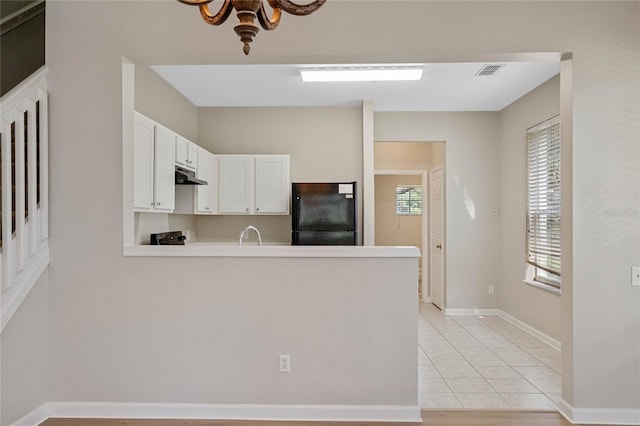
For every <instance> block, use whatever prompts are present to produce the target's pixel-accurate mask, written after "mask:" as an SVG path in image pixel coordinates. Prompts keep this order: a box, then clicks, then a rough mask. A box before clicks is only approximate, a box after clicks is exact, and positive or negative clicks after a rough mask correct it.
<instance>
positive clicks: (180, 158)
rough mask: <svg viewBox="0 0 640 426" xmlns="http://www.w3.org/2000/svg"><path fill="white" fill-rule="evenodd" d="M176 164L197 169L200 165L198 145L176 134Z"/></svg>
mask: <svg viewBox="0 0 640 426" xmlns="http://www.w3.org/2000/svg"><path fill="white" fill-rule="evenodd" d="M176 164H178V165H179V166H182V167H186V168H187V169H191V170H195V169H196V166H197V165H198V145H196V144H195V143H193V142H191V141H190V140H188V139H185V138H184V137H182V136H180V135H176Z"/></svg>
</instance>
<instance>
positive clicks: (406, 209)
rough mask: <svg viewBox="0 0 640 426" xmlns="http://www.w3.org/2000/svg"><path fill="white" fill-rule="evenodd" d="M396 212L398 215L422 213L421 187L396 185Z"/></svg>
mask: <svg viewBox="0 0 640 426" xmlns="http://www.w3.org/2000/svg"><path fill="white" fill-rule="evenodd" d="M396 214H397V215H398V216H407V215H421V214H422V187H421V186H419V185H399V186H397V187H396Z"/></svg>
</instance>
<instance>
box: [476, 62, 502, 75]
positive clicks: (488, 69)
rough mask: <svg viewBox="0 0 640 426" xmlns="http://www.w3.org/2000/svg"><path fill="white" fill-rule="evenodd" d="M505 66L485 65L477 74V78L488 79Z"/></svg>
mask: <svg viewBox="0 0 640 426" xmlns="http://www.w3.org/2000/svg"><path fill="white" fill-rule="evenodd" d="M504 65H505V64H485V65H484V66H483V67H482V68H480V71H478V72H477V73H476V75H477V76H482V77H488V76H492V75H494V74H495V73H497V72H498V71H500V70H501V69H502V67H504Z"/></svg>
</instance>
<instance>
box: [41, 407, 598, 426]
mask: <svg viewBox="0 0 640 426" xmlns="http://www.w3.org/2000/svg"><path fill="white" fill-rule="evenodd" d="M276 425H285V426H336V425H339V426H420V425H424V426H426V425H429V426H436V425H437V426H565V425H571V423H569V422H568V421H567V420H566V419H565V418H564V417H562V416H561V415H560V414H559V413H557V412H531V411H431V410H429V411H422V423H381V422H308V421H305V422H274V421H269V422H266V421H237V420H224V421H222V420H113V419H109V420H107V419H100V420H97V419H49V420H47V421H45V422H44V423H42V424H41V425H40V426H276ZM591 426H594V425H591ZM603 426H606V425H603Z"/></svg>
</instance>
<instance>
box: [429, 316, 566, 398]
mask: <svg viewBox="0 0 640 426" xmlns="http://www.w3.org/2000/svg"><path fill="white" fill-rule="evenodd" d="M560 374H561V371H560V352H559V351H557V350H555V349H553V348H551V347H550V346H548V345H546V344H545V343H543V342H541V341H540V340H538V339H536V338H535V337H532V336H531V335H530V334H527V333H525V332H524V331H522V330H521V329H519V328H518V327H515V326H514V325H511V324H509V323H508V322H506V321H505V320H503V319H502V318H499V317H496V316H485V317H481V316H445V315H443V314H442V312H441V311H440V310H439V309H438V308H436V307H435V306H434V305H432V304H430V303H429V304H427V303H421V304H420V312H419V315H418V402H419V404H420V407H422V408H439V409H446V408H476V409H478V408H480V409H484V408H507V409H508V408H513V409H532V410H556V409H557V401H558V399H559V398H560Z"/></svg>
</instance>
